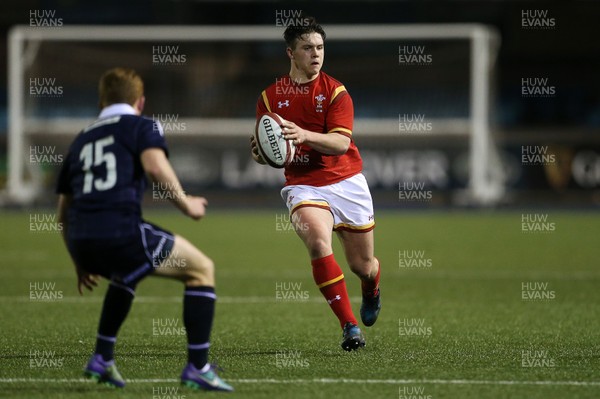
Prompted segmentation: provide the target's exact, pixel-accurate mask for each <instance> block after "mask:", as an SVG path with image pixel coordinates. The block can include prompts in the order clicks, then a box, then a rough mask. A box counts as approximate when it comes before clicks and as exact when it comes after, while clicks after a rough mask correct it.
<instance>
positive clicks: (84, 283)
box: [56, 194, 100, 295]
mask: <svg viewBox="0 0 600 399" xmlns="http://www.w3.org/2000/svg"><path fill="white" fill-rule="evenodd" d="M72 199H73V197H72V196H71V195H65V194H60V195H59V196H58V210H57V218H56V219H57V220H58V223H59V226H61V234H62V238H63V241H64V242H65V246H66V245H67V228H68V224H67V210H68V209H69V207H70V206H71V201H72ZM71 260H72V261H73V264H74V265H75V272H76V273H77V290H78V291H79V295H83V287H85V288H87V289H88V290H90V291H92V290H93V289H94V287H97V286H98V280H100V276H98V275H95V274H90V273H88V272H86V271H85V270H83V269H81V268H80V267H79V266H78V265H77V263H76V262H75V259H73V258H72V257H71Z"/></svg>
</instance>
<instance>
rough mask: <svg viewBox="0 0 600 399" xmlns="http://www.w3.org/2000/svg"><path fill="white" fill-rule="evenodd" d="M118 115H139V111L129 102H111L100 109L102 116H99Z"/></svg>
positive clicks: (100, 117)
mask: <svg viewBox="0 0 600 399" xmlns="http://www.w3.org/2000/svg"><path fill="white" fill-rule="evenodd" d="M116 115H137V111H136V110H135V108H133V107H132V106H131V105H129V104H127V103H118V104H111V105H109V106H108V107H104V108H103V109H102V111H100V116H98V118H99V119H102V118H108V117H109V116H116Z"/></svg>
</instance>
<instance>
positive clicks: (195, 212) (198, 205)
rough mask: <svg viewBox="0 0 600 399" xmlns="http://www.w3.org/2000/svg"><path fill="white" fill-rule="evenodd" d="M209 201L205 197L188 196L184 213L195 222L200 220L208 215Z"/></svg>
mask: <svg viewBox="0 0 600 399" xmlns="http://www.w3.org/2000/svg"><path fill="white" fill-rule="evenodd" d="M207 205H208V201H207V200H206V198H204V197H194V196H192V195H188V196H186V207H185V210H184V213H185V214H186V216H189V217H191V218H192V219H194V220H200V219H202V218H203V217H204V214H205V213H206V206H207Z"/></svg>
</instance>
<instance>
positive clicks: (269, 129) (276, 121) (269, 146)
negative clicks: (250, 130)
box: [254, 112, 296, 168]
mask: <svg viewBox="0 0 600 399" xmlns="http://www.w3.org/2000/svg"><path fill="white" fill-rule="evenodd" d="M283 122H284V119H283V118H282V117H281V116H279V115H277V114H276V113H274V112H266V113H264V114H262V115H261V116H260V118H258V121H256V128H255V129H254V138H255V139H256V146H257V147H258V152H259V153H260V155H261V156H262V157H263V159H264V160H265V161H266V162H267V163H268V164H269V165H271V166H272V167H274V168H283V167H285V166H286V165H288V164H289V163H290V162H292V160H293V159H294V154H295V153H296V146H294V144H293V143H292V142H290V141H289V140H286V139H284V138H283V134H282V129H283V128H282V127H281V125H282V124H283Z"/></svg>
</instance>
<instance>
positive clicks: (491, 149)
mask: <svg viewBox="0 0 600 399" xmlns="http://www.w3.org/2000/svg"><path fill="white" fill-rule="evenodd" d="M326 30H327V41H328V42H329V41H335V40H355V41H363V40H407V39H414V40H457V39H459V40H468V41H469V43H470V73H469V80H470V82H469V85H470V87H469V118H468V121H466V126H465V123H461V122H462V121H461V120H449V121H445V123H444V126H446V127H448V128H447V129H446V134H452V133H453V132H457V133H458V132H460V133H462V132H463V131H466V132H467V134H468V135H469V147H470V150H469V154H470V155H469V156H470V159H469V183H468V189H467V191H466V192H465V193H462V194H464V195H461V197H463V198H462V199H461V202H465V203H471V204H477V205H492V204H495V203H497V202H498V201H500V200H501V199H502V197H503V195H504V176H503V173H502V169H501V167H500V160H499V155H498V152H497V149H496V146H495V144H494V140H493V137H492V132H491V126H490V125H491V122H490V106H491V82H492V73H493V69H494V64H495V59H496V55H497V51H498V48H499V43H500V38H499V35H498V33H497V32H496V30H495V29H493V28H491V27H488V26H485V25H480V24H415V25H328V26H326ZM44 41H77V42H86V41H88V42H92V41H119V42H138V41H155V42H159V41H178V42H185V41H195V42H203V41H204V42H244V41H271V42H272V41H281V31H280V30H279V29H274V28H273V27H272V26H257V25H252V26H243V25H238V26H162V25H161V26H83V25H82V26H75V25H74V26H63V27H60V28H38V27H27V26H16V27H13V28H12V29H11V30H10V33H9V40H8V42H9V43H8V63H9V65H8V82H9V93H8V94H9V95H8V108H9V115H8V116H9V131H8V182H7V193H5V195H7V197H8V200H9V201H12V202H17V203H21V204H27V203H31V202H32V201H33V200H35V198H36V197H37V196H38V195H40V187H41V184H42V183H41V179H42V176H41V172H40V171H39V169H38V168H37V167H36V165H31V164H30V163H28V162H26V159H27V153H28V152H27V146H28V134H30V132H31V131H32V130H36V123H31V121H30V122H28V123H26V115H25V96H24V93H25V92H26V80H25V71H26V70H27V67H28V66H29V65H30V64H31V63H32V62H33V60H34V59H35V56H36V51H37V49H38V48H39V44H40V43H41V42H44ZM55 122H56V123H55V124H54V125H61V126H64V124H65V122H66V124H67V125H70V122H73V127H74V129H73V130H72V132H73V133H72V134H75V133H76V132H77V131H78V130H79V129H81V128H82V126H83V124H81V120H80V119H73V120H71V121H69V119H64V120H57V121H55ZM75 122H76V123H75ZM44 123H45V122H44ZM189 123H190V124H191V125H192V126H196V127H197V130H195V132H200V133H198V134H202V132H203V131H206V132H207V134H219V133H220V134H231V132H241V133H238V134H240V135H242V134H244V133H243V132H245V131H246V130H247V129H246V130H245V129H244V128H241V127H243V126H253V125H254V121H253V120H245V119H236V120H232V119H207V118H196V119H193V120H191V121H189ZM355 125H356V128H355V130H357V129H361V134H365V135H368V134H374V135H385V136H388V135H389V136H392V135H394V136H398V130H397V126H398V124H397V120H396V119H387V118H385V119H381V118H379V119H360V118H357V119H356V121H355ZM203 126H210V127H211V129H210V130H206V129H203ZM54 127H55V128H53V124H48V123H45V125H44V130H45V131H46V132H48V134H52V133H53V132H60V131H61V130H60V129H61V128H59V127H56V126H54ZM37 128H38V129H39V126H38V127H37ZM240 128H241V129H240ZM62 130H64V127H63V128H62ZM208 132H210V133H208Z"/></svg>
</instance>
